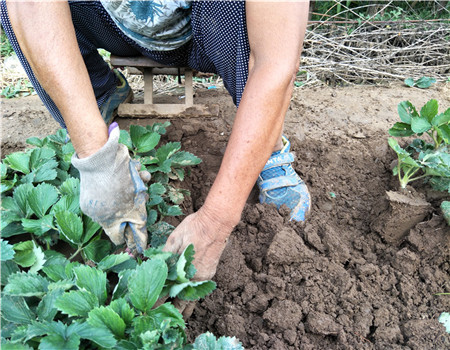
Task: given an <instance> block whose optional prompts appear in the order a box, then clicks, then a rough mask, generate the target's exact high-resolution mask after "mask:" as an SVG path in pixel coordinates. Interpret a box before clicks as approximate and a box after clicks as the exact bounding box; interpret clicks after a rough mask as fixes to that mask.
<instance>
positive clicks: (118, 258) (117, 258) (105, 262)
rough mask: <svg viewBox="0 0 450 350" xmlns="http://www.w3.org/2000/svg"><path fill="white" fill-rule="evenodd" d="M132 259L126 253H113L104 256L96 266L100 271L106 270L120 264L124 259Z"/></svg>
mask: <svg viewBox="0 0 450 350" xmlns="http://www.w3.org/2000/svg"><path fill="white" fill-rule="evenodd" d="M129 260H132V259H131V257H130V255H128V254H127V253H120V254H113V255H108V256H105V257H104V258H103V259H102V260H101V261H100V262H99V263H98V264H97V268H99V269H100V270H102V271H108V270H110V269H112V268H113V267H115V266H117V265H120V264H122V263H124V262H126V261H129Z"/></svg>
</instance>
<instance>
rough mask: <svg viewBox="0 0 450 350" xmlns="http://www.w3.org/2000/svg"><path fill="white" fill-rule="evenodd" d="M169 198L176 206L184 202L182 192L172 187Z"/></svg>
mask: <svg viewBox="0 0 450 350" xmlns="http://www.w3.org/2000/svg"><path fill="white" fill-rule="evenodd" d="M169 198H170V200H171V201H172V203H174V204H180V203H182V202H183V200H184V195H183V193H182V192H181V191H178V189H176V188H173V187H171V188H170V189H169Z"/></svg>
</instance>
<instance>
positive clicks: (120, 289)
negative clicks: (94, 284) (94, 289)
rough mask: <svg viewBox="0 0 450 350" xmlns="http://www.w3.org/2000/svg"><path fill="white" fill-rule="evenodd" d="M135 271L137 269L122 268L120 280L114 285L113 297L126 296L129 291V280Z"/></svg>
mask: <svg viewBox="0 0 450 350" xmlns="http://www.w3.org/2000/svg"><path fill="white" fill-rule="evenodd" d="M134 273H135V270H122V271H120V272H119V276H118V277H119V282H117V284H116V286H115V287H114V290H113V294H112V299H113V300H114V299H119V298H122V297H124V296H125V294H126V293H127V291H128V280H129V278H130V277H131V275H133V274H134Z"/></svg>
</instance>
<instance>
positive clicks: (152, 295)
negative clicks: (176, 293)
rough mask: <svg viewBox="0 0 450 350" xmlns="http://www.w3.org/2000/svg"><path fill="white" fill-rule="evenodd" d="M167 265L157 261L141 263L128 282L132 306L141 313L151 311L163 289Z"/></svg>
mask: <svg viewBox="0 0 450 350" xmlns="http://www.w3.org/2000/svg"><path fill="white" fill-rule="evenodd" d="M167 273H168V270H167V265H166V263H165V262H164V261H161V260H159V259H152V260H147V261H145V262H143V263H142V264H141V265H140V266H138V267H137V268H136V272H135V273H134V274H133V275H132V276H131V277H130V278H129V280H128V292H129V297H130V300H131V302H132V304H133V306H134V307H135V308H136V309H138V310H140V311H142V312H148V311H150V310H151V308H152V307H153V305H154V304H155V302H156V300H158V297H159V294H160V293H161V290H162V288H163V287H164V283H165V280H166V278H167Z"/></svg>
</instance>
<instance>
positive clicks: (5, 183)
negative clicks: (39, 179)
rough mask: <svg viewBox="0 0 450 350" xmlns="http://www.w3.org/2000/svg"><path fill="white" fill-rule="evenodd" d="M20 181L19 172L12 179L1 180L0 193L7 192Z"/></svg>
mask: <svg viewBox="0 0 450 350" xmlns="http://www.w3.org/2000/svg"><path fill="white" fill-rule="evenodd" d="M17 181H18V177H17V174H14V177H13V178H12V179H11V180H4V179H2V180H1V183H0V193H5V192H8V191H9V190H11V189H12V188H14V186H15V185H16V183H17Z"/></svg>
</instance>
